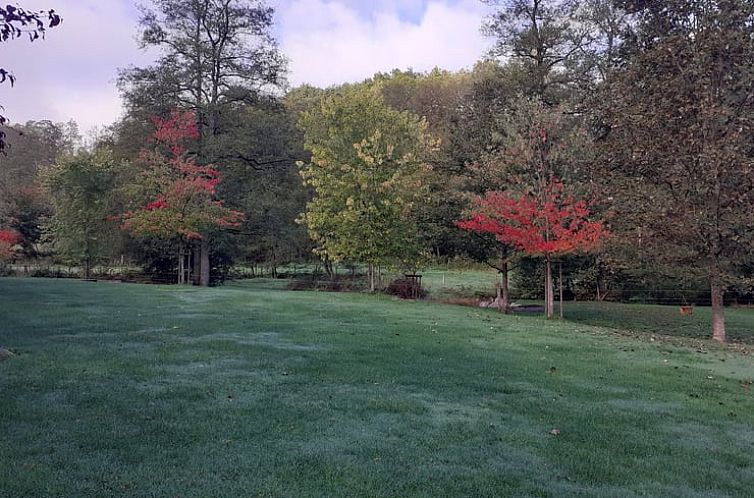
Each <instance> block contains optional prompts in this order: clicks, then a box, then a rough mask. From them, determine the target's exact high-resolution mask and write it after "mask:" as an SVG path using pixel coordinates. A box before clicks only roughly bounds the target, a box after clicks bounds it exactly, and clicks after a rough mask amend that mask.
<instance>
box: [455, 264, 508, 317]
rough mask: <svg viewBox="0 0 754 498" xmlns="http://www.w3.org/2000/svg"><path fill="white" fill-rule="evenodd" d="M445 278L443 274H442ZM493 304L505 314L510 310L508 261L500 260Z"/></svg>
mask: <svg viewBox="0 0 754 498" xmlns="http://www.w3.org/2000/svg"><path fill="white" fill-rule="evenodd" d="M443 278H445V275H443ZM495 306H497V308H498V309H499V310H500V311H502V312H503V313H505V314H506V315H507V314H508V312H509V311H510V289H509V284H508V262H507V261H501V262H500V285H499V286H498V288H497V297H496V298H495Z"/></svg>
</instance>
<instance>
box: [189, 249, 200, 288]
mask: <svg viewBox="0 0 754 498" xmlns="http://www.w3.org/2000/svg"><path fill="white" fill-rule="evenodd" d="M192 250H193V252H194V257H193V260H192V266H191V283H192V284H194V285H199V276H200V275H201V271H200V270H201V267H200V265H201V261H202V252H201V249H200V247H199V245H198V244H196V243H194V247H193V248H192Z"/></svg>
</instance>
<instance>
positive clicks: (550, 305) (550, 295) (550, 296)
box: [545, 254, 555, 318]
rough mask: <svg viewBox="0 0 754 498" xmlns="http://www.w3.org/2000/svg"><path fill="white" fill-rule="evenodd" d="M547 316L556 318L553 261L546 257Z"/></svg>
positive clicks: (548, 256)
mask: <svg viewBox="0 0 754 498" xmlns="http://www.w3.org/2000/svg"><path fill="white" fill-rule="evenodd" d="M545 315H546V316H547V318H552V317H553V316H555V292H554V290H553V287H552V260H551V258H550V255H549V254H548V255H547V256H545Z"/></svg>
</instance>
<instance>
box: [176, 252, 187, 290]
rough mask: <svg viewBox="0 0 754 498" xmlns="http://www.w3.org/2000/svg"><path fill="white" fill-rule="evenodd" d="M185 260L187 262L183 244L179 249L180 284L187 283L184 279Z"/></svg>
mask: <svg viewBox="0 0 754 498" xmlns="http://www.w3.org/2000/svg"><path fill="white" fill-rule="evenodd" d="M185 262H186V259H185V256H184V254H183V246H181V248H180V249H178V285H183V284H185V283H186V282H185V281H184V278H185V276H186V270H185V268H184V267H183V265H184V263H185Z"/></svg>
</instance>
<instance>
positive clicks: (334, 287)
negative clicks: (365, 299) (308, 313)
mask: <svg viewBox="0 0 754 498" xmlns="http://www.w3.org/2000/svg"><path fill="white" fill-rule="evenodd" d="M287 288H288V290H294V291H304V290H314V291H325V292H361V291H363V290H366V282H365V281H364V279H363V278H362V277H350V276H349V277H344V276H337V277H331V278H328V277H324V278H321V277H319V276H317V275H312V276H310V277H308V278H297V279H292V280H291V281H290V283H289V284H288V286H287Z"/></svg>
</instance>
